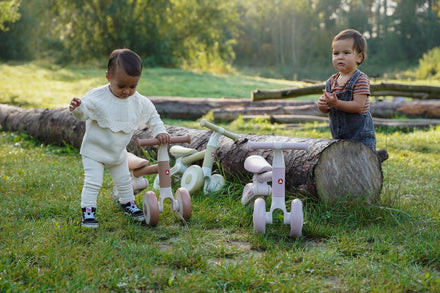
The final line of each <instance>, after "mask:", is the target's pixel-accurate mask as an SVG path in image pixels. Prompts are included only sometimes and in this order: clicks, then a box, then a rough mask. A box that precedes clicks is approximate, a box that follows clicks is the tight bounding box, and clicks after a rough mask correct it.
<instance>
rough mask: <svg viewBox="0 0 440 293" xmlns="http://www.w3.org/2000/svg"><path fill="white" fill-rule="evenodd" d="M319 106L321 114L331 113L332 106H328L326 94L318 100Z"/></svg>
mask: <svg viewBox="0 0 440 293" xmlns="http://www.w3.org/2000/svg"><path fill="white" fill-rule="evenodd" d="M317 105H318V109H319V111H321V112H324V113H327V112H328V111H330V106H329V105H328V104H327V99H326V97H325V92H324V94H323V95H322V96H321V97H320V98H319V99H318V102H317Z"/></svg>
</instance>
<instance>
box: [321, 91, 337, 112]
mask: <svg viewBox="0 0 440 293" xmlns="http://www.w3.org/2000/svg"><path fill="white" fill-rule="evenodd" d="M324 97H325V100H326V102H327V104H328V105H329V106H332V107H335V108H336V105H337V104H338V97H337V96H336V93H333V94H332V93H329V92H326V91H324Z"/></svg>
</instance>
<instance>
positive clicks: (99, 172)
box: [81, 156, 104, 208]
mask: <svg viewBox="0 0 440 293" xmlns="http://www.w3.org/2000/svg"><path fill="white" fill-rule="evenodd" d="M82 161H83V167H84V186H83V189H82V193H81V208H85V207H96V199H97V198H98V193H99V190H100V189H101V187H102V180H103V177H104V165H103V164H102V163H100V162H97V161H95V160H93V159H90V158H88V157H85V156H83V157H82Z"/></svg>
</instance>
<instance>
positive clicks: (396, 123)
mask: <svg viewBox="0 0 440 293" xmlns="http://www.w3.org/2000/svg"><path fill="white" fill-rule="evenodd" d="M242 117H243V120H245V121H246V120H254V119H266V120H268V121H270V122H271V123H280V124H298V123H305V122H328V117H322V116H312V115H294V114H289V115H244V116H242ZM373 123H374V126H381V127H397V128H413V127H429V126H432V125H440V120H438V119H437V120H434V119H383V118H374V117H373Z"/></svg>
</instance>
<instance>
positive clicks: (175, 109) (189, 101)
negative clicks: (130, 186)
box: [150, 97, 313, 120]
mask: <svg viewBox="0 0 440 293" xmlns="http://www.w3.org/2000/svg"><path fill="white" fill-rule="evenodd" d="M150 99H151V101H152V102H153V104H154V106H155V107H156V110H157V112H158V113H159V114H160V116H161V117H164V118H170V119H188V120H196V119H199V118H201V117H202V116H204V115H206V114H208V113H209V111H211V110H213V109H246V108H257V107H263V108H264V107H286V106H298V105H305V104H310V103H312V104H313V102H311V101H288V100H278V101H275V100H271V101H259V102H253V101H251V100H250V99H249V98H221V99H212V98H181V97H150Z"/></svg>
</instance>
